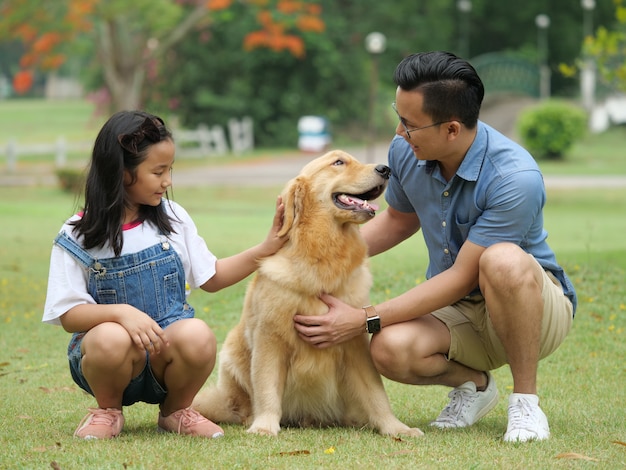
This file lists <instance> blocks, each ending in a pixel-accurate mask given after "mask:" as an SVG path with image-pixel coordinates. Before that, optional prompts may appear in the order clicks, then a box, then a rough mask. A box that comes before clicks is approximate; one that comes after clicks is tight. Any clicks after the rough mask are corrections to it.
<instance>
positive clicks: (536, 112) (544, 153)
mask: <svg viewBox="0 0 626 470" xmlns="http://www.w3.org/2000/svg"><path fill="white" fill-rule="evenodd" d="M586 128H587V114H586V113H585V111H584V110H583V109H582V108H579V107H578V106H575V105H573V104H571V103H568V102H565V101H558V100H548V101H543V102H542V103H540V104H538V105H536V106H533V107H530V108H527V109H526V110H524V111H522V112H521V113H520V116H519V118H518V121H517V130H518V133H519V136H520V138H521V139H522V143H523V145H524V146H525V147H526V148H527V149H528V150H529V151H530V152H531V153H532V154H533V155H534V156H535V157H537V158H550V159H560V158H563V157H564V155H565V154H566V153H567V151H568V150H570V148H571V147H572V145H573V144H574V142H576V141H577V140H580V139H581V138H582V137H583V136H584V134H585V130H586Z"/></svg>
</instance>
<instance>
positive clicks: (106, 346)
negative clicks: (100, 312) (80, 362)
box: [82, 322, 132, 362]
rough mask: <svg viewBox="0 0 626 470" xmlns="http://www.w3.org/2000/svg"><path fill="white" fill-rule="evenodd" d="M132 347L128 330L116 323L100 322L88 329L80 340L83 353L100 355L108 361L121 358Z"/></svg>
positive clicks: (93, 356) (93, 355)
mask: <svg viewBox="0 0 626 470" xmlns="http://www.w3.org/2000/svg"><path fill="white" fill-rule="evenodd" d="M130 348H132V341H131V339H130V336H128V332H127V331H126V330H125V329H124V327H122V326H121V325H119V324H118V323H113V322H109V323H101V324H99V325H97V326H95V327H93V328H92V329H91V330H89V331H88V332H87V333H86V334H85V337H84V338H83V341H82V349H83V354H87V353H88V354H89V355H90V356H91V357H92V358H96V357H102V358H104V359H105V360H107V361H109V362H115V361H116V359H120V360H121V359H123V358H125V357H126V356H127V355H128V350H129V349H130Z"/></svg>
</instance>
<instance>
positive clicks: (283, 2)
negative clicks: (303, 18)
mask: <svg viewBox="0 0 626 470" xmlns="http://www.w3.org/2000/svg"><path fill="white" fill-rule="evenodd" d="M276 9H277V10H278V11H280V12H281V13H285V14H287V15H289V14H290V13H297V12H299V11H301V10H302V2H296V1H294V0H280V1H279V2H278V4H277V5H276Z"/></svg>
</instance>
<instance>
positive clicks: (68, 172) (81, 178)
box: [56, 168, 85, 194]
mask: <svg viewBox="0 0 626 470" xmlns="http://www.w3.org/2000/svg"><path fill="white" fill-rule="evenodd" d="M56 175H57V178H58V179H59V185H60V186H61V189H62V190H63V191H66V192H68V193H74V194H79V193H80V192H81V191H82V190H83V188H84V187H85V171H84V170H80V169H76V168H60V169H58V170H56Z"/></svg>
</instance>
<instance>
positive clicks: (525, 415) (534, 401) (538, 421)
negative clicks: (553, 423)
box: [503, 393, 550, 442]
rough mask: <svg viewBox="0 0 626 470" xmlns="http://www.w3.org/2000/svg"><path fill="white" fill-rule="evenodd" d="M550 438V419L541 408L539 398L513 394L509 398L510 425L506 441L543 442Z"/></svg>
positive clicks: (507, 429)
mask: <svg viewBox="0 0 626 470" xmlns="http://www.w3.org/2000/svg"><path fill="white" fill-rule="evenodd" d="M549 437H550V427H549V426H548V418H546V415H545V414H544V413H543V411H542V410H541V408H539V397H538V396H537V395H529V394H525V393H512V394H511V396H510V397H509V424H508V426H507V428H506V434H505V435H504V438H503V439H504V441H505V442H526V441H541V440H544V439H547V438H549Z"/></svg>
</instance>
